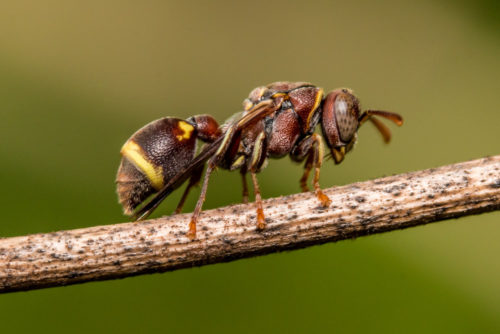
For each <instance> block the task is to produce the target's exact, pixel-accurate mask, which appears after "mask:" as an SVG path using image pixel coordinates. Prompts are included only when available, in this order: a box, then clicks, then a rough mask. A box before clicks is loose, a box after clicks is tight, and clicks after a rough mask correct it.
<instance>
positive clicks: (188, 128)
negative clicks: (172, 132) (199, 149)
mask: <svg viewBox="0 0 500 334" xmlns="http://www.w3.org/2000/svg"><path fill="white" fill-rule="evenodd" d="M178 125H179V129H181V130H182V134H180V135H177V136H176V137H177V139H178V140H179V141H183V140H185V139H189V138H191V134H192V133H193V130H194V127H193V126H192V125H191V124H189V123H187V122H184V121H179V124H178Z"/></svg>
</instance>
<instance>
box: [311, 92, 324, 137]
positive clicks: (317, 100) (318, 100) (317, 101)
mask: <svg viewBox="0 0 500 334" xmlns="http://www.w3.org/2000/svg"><path fill="white" fill-rule="evenodd" d="M321 99H323V88H319V90H318V92H317V93H316V98H315V99H314V105H313V107H312V109H311V111H310V112H309V115H307V127H308V128H309V126H310V124H311V117H312V116H313V115H314V112H315V111H316V109H318V106H319V104H320V103H321Z"/></svg>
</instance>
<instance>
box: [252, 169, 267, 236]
mask: <svg viewBox="0 0 500 334" xmlns="http://www.w3.org/2000/svg"><path fill="white" fill-rule="evenodd" d="M250 175H252V182H253V191H254V194H255V204H256V205H257V229H258V230H263V229H264V228H265V227H266V218H265V216H264V209H263V208H262V198H261V197H260V188H259V182H258V181H257V174H256V173H254V172H250Z"/></svg>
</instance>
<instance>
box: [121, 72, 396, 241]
mask: <svg viewBox="0 0 500 334" xmlns="http://www.w3.org/2000/svg"><path fill="white" fill-rule="evenodd" d="M243 107H244V111H243V113H241V114H240V115H239V116H238V117H236V118H233V119H231V120H230V121H229V122H228V123H226V124H224V125H223V126H222V127H220V128H219V127H218V125H217V122H216V121H215V120H214V119H213V118H212V117H210V116H208V115H202V116H194V117H192V118H190V119H188V120H187V121H186V122H185V121H182V120H177V119H173V118H166V119H164V120H163V122H164V123H165V122H166V123H168V124H170V123H175V122H177V124H178V126H177V127H176V126H174V127H172V128H171V129H169V130H167V132H168V134H164V135H163V137H162V136H157V135H156V134H157V133H156V132H158V131H159V130H157V129H155V128H154V127H153V125H155V124H156V122H158V121H156V122H153V123H151V124H150V125H148V126H146V127H145V128H143V129H141V130H139V131H138V132H137V133H136V134H134V135H133V136H132V137H131V138H130V139H129V141H127V143H126V144H125V145H124V148H123V149H122V154H123V156H124V158H123V159H122V165H121V167H120V169H119V173H118V178H117V182H118V193H119V197H120V201H121V202H122V204H123V205H124V208H125V211H126V212H131V211H132V210H133V209H134V208H135V207H136V206H137V205H138V204H139V203H140V202H141V201H143V200H144V199H145V197H146V195H148V194H149V193H151V187H150V189H149V190H148V191H149V192H141V191H142V190H141V189H143V188H144V184H143V183H144V180H148V179H149V180H150V181H151V182H150V183H151V184H153V185H156V186H155V187H152V188H154V189H156V191H158V193H157V195H155V197H154V198H153V199H152V200H151V201H150V202H148V203H146V205H144V206H143V207H142V208H141V209H140V210H138V211H137V213H136V217H137V218H138V219H141V218H143V217H145V216H147V215H149V213H151V212H152V211H153V210H154V209H155V208H156V207H157V206H158V204H159V203H160V202H161V201H162V200H163V199H164V198H165V197H166V196H168V194H170V193H171V192H172V191H173V190H174V189H176V188H178V187H179V186H180V185H181V184H182V183H183V182H184V181H186V180H187V179H188V178H189V179H190V180H189V184H188V186H187V188H186V191H185V192H184V195H183V197H182V199H181V201H180V203H179V205H178V207H177V210H176V212H180V210H181V208H182V205H183V203H184V200H185V199H186V196H187V194H188V192H189V190H190V189H191V187H192V186H193V185H195V184H197V183H198V182H199V180H200V178H201V173H202V171H203V166H204V164H205V162H207V161H208V166H207V169H206V173H205V178H204V181H203V187H202V191H201V194H200V198H199V199H198V203H197V204H196V208H195V210H194V213H193V216H192V219H191V223H190V234H191V236H193V237H194V236H195V233H196V221H197V218H198V216H199V214H200V212H201V207H202V204H203V202H204V199H205V195H206V190H207V186H208V180H209V177H210V175H211V173H212V171H213V170H214V169H215V168H216V167H221V168H225V169H229V170H236V169H239V170H240V173H241V175H242V180H243V200H244V202H246V201H247V200H248V190H247V183H246V178H245V176H246V174H247V173H250V174H251V177H252V183H253V187H254V193H255V202H256V204H257V227H258V228H259V229H262V228H264V226H265V219H264V212H263V209H262V201H261V197H260V190H259V185H258V182H257V178H256V173H258V172H259V171H260V170H261V169H262V168H263V166H264V165H265V162H266V161H267V159H268V158H280V157H283V156H285V155H290V157H291V158H292V160H294V161H297V162H301V161H305V164H304V175H303V176H302V178H301V180H300V185H301V188H302V190H303V191H308V187H307V180H308V176H309V173H310V171H311V170H312V169H313V168H314V178H313V186H314V189H315V192H316V195H317V197H318V200H319V201H320V203H321V205H323V206H328V205H329V204H330V199H329V198H328V197H327V196H326V195H325V194H324V193H323V192H322V191H321V188H320V186H319V175H320V168H321V165H322V161H323V155H324V147H323V145H324V144H323V141H322V139H321V135H319V134H317V133H315V132H314V131H315V128H316V126H317V125H318V123H321V126H322V133H323V137H325V140H326V144H327V146H328V148H329V149H330V152H331V154H332V157H333V159H334V161H335V163H340V162H342V160H343V159H344V156H345V154H346V153H347V152H348V151H349V150H350V149H352V147H353V144H354V143H355V141H356V138H357V130H358V128H359V126H360V125H361V124H363V123H364V122H365V121H366V120H371V121H372V122H373V123H374V125H375V126H376V127H377V128H378V129H379V131H380V132H381V133H382V135H383V137H384V139H385V140H386V141H388V140H389V139H390V132H389V130H388V129H387V128H386V127H385V125H383V124H382V123H381V122H379V121H378V120H376V119H375V118H373V117H372V116H382V117H385V118H387V119H389V120H392V121H393V122H395V123H396V124H398V125H401V124H402V118H401V116H399V115H397V114H394V113H390V112H386V111H376V110H367V111H365V112H363V113H361V112H360V109H359V102H358V99H357V98H356V97H355V96H354V95H353V93H352V91H351V90H349V89H345V88H343V89H336V90H334V91H332V92H330V93H328V94H327V95H326V96H324V94H323V89H321V88H319V87H317V86H315V85H312V84H309V83H305V82H275V83H272V84H269V85H267V86H261V87H257V88H255V89H254V90H252V92H251V93H250V95H249V97H248V98H247V99H245V100H244V102H243ZM190 127H191V128H192V129H191V128H190ZM162 131H163V130H162ZM160 132H161V131H160ZM145 133H148V134H149V135H146V136H145V137H144V134H145ZM143 137H144V138H143ZM161 138H169V139H168V140H166V141H164V142H163V143H162V144H161V145H158V144H157V143H156V142H155V141H158V140H161ZM195 139H200V140H202V141H204V142H207V143H208V144H207V145H206V147H205V148H204V149H203V150H202V152H201V153H200V154H199V155H197V156H196V157H195V155H194V154H195V145H194V143H195ZM149 140H150V141H151V142H148V141H149ZM135 145H138V146H140V149H137V147H136V146H135ZM162 145H163V146H162ZM151 147H153V148H154V147H162V150H160V151H158V150H156V151H155V150H152V149H151ZM175 150H177V151H178V152H183V153H182V154H176V153H173V154H169V158H168V159H166V158H165V157H162V154H163V153H162V152H174V151H175ZM138 152H139V153H138ZM176 159H178V160H180V162H175V163H174V162H173V161H174V160H176ZM134 167H135V170H134ZM165 171H168V173H167V174H168V175H167V174H165ZM160 172H161V173H160ZM140 174H142V176H141V175H140ZM160 174H161V175H163V178H161V179H159V177H158V175H160ZM138 175H139V176H140V177H138ZM134 177H135V178H136V179H137V187H136V188H135V189H134V187H133V186H131V184H126V182H125V180H130V179H133V178H134ZM139 179H140V180H139ZM139 181H140V182H142V186H141V183H140V182H139ZM159 184H161V185H162V187H161V189H158V185H159ZM141 187H142V188H141ZM131 194H132V195H131ZM137 194H140V195H141V196H138V195H137ZM130 197H133V200H130ZM127 205H128V206H127Z"/></svg>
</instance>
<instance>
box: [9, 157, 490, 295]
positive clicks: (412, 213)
mask: <svg viewBox="0 0 500 334" xmlns="http://www.w3.org/2000/svg"><path fill="white" fill-rule="evenodd" d="M325 193H326V194H327V195H328V196H329V197H330V198H331V199H332V205H331V206H330V207H329V208H328V209H323V208H321V207H318V201H317V199H316V197H315V196H314V195H313V194H312V193H302V194H296V195H291V196H285V197H279V198H273V199H269V200H266V201H265V202H264V210H265V213H266V218H267V228H266V229H265V230H264V231H261V232H259V231H256V229H255V208H254V206H253V205H241V204H240V205H232V206H228V207H224V208H219V209H215V210H209V211H204V212H203V213H202V215H201V217H200V220H199V224H198V234H197V239H196V240H194V241H191V240H190V239H189V238H188V237H187V236H186V232H187V229H188V222H189V218H190V214H183V215H176V216H169V217H163V218H159V219H153V220H148V221H144V222H138V223H124V224H116V225H108V226H96V227H91V228H84V229H78V230H71V231H62V232H54V233H48V234H34V235H28V236H22V237H14V238H6V239H1V240H0V292H9V291H19V290H31V289H38V288H44V287H51V286H62V285H68V284H74V283H82V282H87V281H96V280H105V279H112V278H119V277H126V276H132V275H139V274H144V273H153V272H163V271H169V270H175V269H179V268H185V267H192V266H200V265H204V264H209V263H217V262H225V261H231V260H234V259H237V258H243V257H249V256H255V255H258V254H265V253H271V252H277V251H282V250H289V249H296V248H300V247H305V246H308V245H317V244H321V243H325V242H329V241H337V240H343V239H351V238H355V237H358V236H362V235H367V234H373V233H381V232H386V231H391V230H397V229H402V228H406V227H410V226H415V225H422V224H426V223H430V222H435V221H439V220H443V219H449V218H456V217H461V216H465V215H471V214H478V213H482V212H487V211H492V210H498V209H499V208H500V155H498V156H495V157H490V158H485V159H480V160H474V161H470V162H465V163H459V164H454V165H449V166H444V167H440V168H436V169H428V170H423V171H418V172H414V173H408V174H401V175H396V176H390V177H385V178H381V179H377V180H373V181H367V182H359V183H354V184H350V185H346V186H342V187H334V188H330V189H327V190H325Z"/></svg>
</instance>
